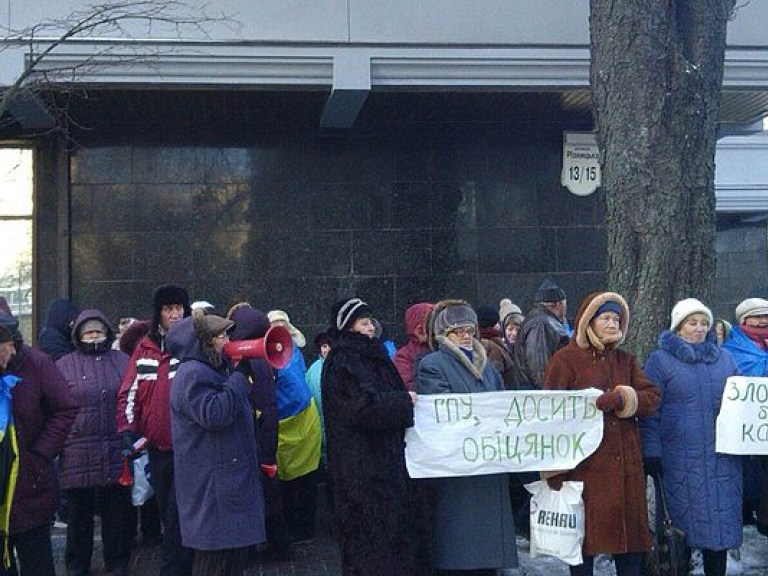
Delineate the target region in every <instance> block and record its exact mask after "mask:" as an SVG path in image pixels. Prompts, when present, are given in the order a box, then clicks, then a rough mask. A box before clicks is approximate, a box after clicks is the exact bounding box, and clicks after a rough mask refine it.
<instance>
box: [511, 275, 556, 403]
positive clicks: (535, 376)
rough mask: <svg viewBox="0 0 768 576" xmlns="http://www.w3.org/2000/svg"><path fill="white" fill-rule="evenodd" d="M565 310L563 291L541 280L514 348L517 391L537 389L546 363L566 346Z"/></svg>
mask: <svg viewBox="0 0 768 576" xmlns="http://www.w3.org/2000/svg"><path fill="white" fill-rule="evenodd" d="M566 310H567V300H566V297H565V290H563V289H562V288H560V286H558V285H557V284H555V283H554V282H553V281H552V280H549V279H547V280H544V282H542V283H541V286H539V288H538V289H537V290H536V292H535V293H534V295H533V308H532V309H531V311H530V312H528V314H526V315H525V320H524V321H523V324H522V326H520V331H519V334H518V337H517V343H516V344H515V350H514V354H515V360H516V361H517V363H518V365H519V366H520V367H521V368H522V374H521V376H522V378H521V379H522V380H524V381H521V382H518V383H517V388H519V389H521V390H540V389H541V386H542V384H543V383H544V372H545V371H546V369H547V363H548V362H549V359H550V358H551V357H552V355H553V354H554V353H555V352H557V351H558V350H559V349H560V348H562V347H563V346H565V345H566V344H568V332H567V331H566V329H565V325H564V323H565V313H566Z"/></svg>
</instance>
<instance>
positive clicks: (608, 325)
mask: <svg viewBox="0 0 768 576" xmlns="http://www.w3.org/2000/svg"><path fill="white" fill-rule="evenodd" d="M590 324H591V325H592V330H594V331H595V335H596V336H597V337H598V338H599V339H600V340H603V339H605V338H608V337H613V336H616V335H618V334H619V333H620V327H621V317H620V316H619V315H618V314H616V312H603V313H602V314H600V315H599V316H595V317H594V318H592V322H591V323H590Z"/></svg>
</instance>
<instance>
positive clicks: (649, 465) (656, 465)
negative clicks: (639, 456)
mask: <svg viewBox="0 0 768 576" xmlns="http://www.w3.org/2000/svg"><path fill="white" fill-rule="evenodd" d="M643 470H645V475H646V476H661V458H643Z"/></svg>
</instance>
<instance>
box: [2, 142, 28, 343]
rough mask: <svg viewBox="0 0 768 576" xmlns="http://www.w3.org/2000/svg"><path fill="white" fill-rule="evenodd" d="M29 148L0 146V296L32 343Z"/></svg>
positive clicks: (25, 336) (26, 338) (26, 337)
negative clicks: (0, 247)
mask: <svg viewBox="0 0 768 576" xmlns="http://www.w3.org/2000/svg"><path fill="white" fill-rule="evenodd" d="M32 209H33V187H32V150H30V149H28V148H0V246H2V249H0V296H2V297H3V298H5V300H6V302H7V303H8V307H9V308H10V309H11V312H12V313H13V315H14V316H16V317H17V318H18V319H19V325H20V328H21V331H22V334H24V340H25V341H26V342H32V296H33V295H32Z"/></svg>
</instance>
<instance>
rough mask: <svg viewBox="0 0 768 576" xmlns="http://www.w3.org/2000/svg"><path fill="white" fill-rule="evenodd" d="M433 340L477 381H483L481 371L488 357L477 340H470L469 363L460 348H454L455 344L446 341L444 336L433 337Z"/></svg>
mask: <svg viewBox="0 0 768 576" xmlns="http://www.w3.org/2000/svg"><path fill="white" fill-rule="evenodd" d="M435 340H437V342H438V344H440V348H441V349H442V350H445V351H447V352H450V353H451V354H453V355H454V356H455V357H456V358H457V359H458V360H459V362H461V363H462V364H463V365H464V367H465V368H466V369H467V370H469V371H470V372H471V373H472V375H473V376H474V377H475V378H477V379H478V380H482V379H483V370H485V365H486V363H487V362H488V356H487V355H486V353H485V348H483V345H482V344H481V343H480V341H479V340H478V339H477V338H473V339H472V361H471V362H470V361H469V358H468V357H467V355H466V354H464V352H463V351H462V350H461V348H459V347H458V346H456V344H454V343H453V342H451V341H450V340H448V338H446V337H445V336H435Z"/></svg>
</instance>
